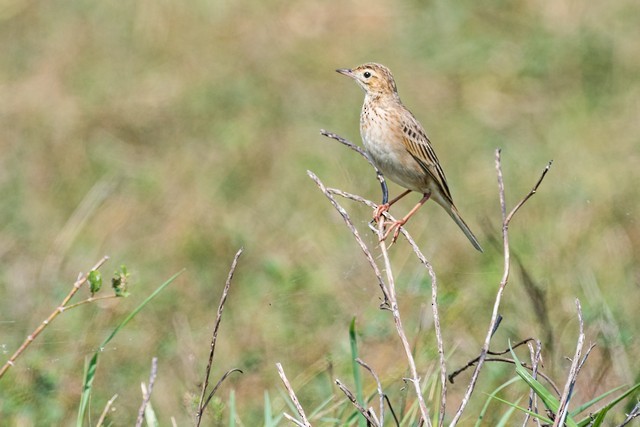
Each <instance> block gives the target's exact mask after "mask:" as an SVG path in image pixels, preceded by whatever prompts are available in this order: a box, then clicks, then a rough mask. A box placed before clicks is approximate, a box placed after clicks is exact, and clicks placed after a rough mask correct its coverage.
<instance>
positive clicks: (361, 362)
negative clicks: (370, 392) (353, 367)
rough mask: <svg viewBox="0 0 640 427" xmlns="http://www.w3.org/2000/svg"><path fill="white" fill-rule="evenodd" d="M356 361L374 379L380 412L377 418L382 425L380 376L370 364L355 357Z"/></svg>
mask: <svg viewBox="0 0 640 427" xmlns="http://www.w3.org/2000/svg"><path fill="white" fill-rule="evenodd" d="M356 363H358V364H359V365H360V366H362V367H363V368H365V369H366V370H367V371H369V373H370V374H371V376H372V377H373V378H374V379H375V380H376V386H377V390H378V398H379V399H380V412H379V414H378V419H379V420H380V425H381V426H383V425H384V392H383V391H382V384H381V383H380V378H378V375H376V373H375V372H374V370H373V369H372V368H371V366H369V365H367V364H366V363H365V362H364V361H363V360H362V359H360V358H357V359H356Z"/></svg>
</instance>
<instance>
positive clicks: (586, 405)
mask: <svg viewBox="0 0 640 427" xmlns="http://www.w3.org/2000/svg"><path fill="white" fill-rule="evenodd" d="M624 387H625V386H623V385H621V386H619V387H616V388H613V389H611V390H609V391H607V392H606V393H603V394H601V395H600V396H598V397H596V398H594V399H591V400H590V401H588V402H587V403H583V404H582V405H580V406H578V407H577V408H576V409H574V410H573V411H571V412H570V414H571V416H572V417H575V416H576V415H578V414H579V413H581V412H582V411H584V410H586V409H588V408H590V407H591V406H593V405H595V404H596V403H598V402H600V401H601V400H602V399H604V398H605V397H607V396H609V395H610V394H613V393H615V392H616V391H618V390H622V389H623V388H624ZM578 425H580V423H578Z"/></svg>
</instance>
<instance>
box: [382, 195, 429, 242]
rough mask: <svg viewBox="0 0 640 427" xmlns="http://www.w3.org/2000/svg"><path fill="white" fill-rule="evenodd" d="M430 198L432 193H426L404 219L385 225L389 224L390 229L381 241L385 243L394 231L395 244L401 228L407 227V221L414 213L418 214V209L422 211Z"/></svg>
mask: <svg viewBox="0 0 640 427" xmlns="http://www.w3.org/2000/svg"><path fill="white" fill-rule="evenodd" d="M402 195H403V196H404V195H405V194H402ZM429 197H431V193H425V194H424V196H423V197H422V199H420V201H419V202H418V204H417V205H415V206H414V207H413V209H411V210H410V211H409V213H408V214H406V215H405V216H404V218H402V219H398V220H396V221H388V222H387V223H385V225H386V224H389V225H390V227H389V228H388V229H387V231H386V232H385V233H384V236H382V238H381V239H380V241H383V240H385V239H386V238H387V237H389V234H391V232H392V231H393V240H391V242H392V243H395V241H396V240H398V235H400V227H402V226H403V225H405V224H406V223H407V221H409V218H411V216H412V215H413V214H414V213H416V212H418V209H420V208H421V207H422V205H424V204H425V203H426V202H427V200H429ZM394 230H395V231H394Z"/></svg>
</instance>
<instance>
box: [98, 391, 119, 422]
mask: <svg viewBox="0 0 640 427" xmlns="http://www.w3.org/2000/svg"><path fill="white" fill-rule="evenodd" d="M117 398H118V395H117V394H114V395H113V397H112V398H111V399H109V401H108V402H107V404H106V405H105V406H104V409H103V410H102V414H100V418H98V422H97V423H96V427H102V425H103V424H104V420H105V418H107V414H108V413H109V409H111V405H113V402H114V401H115V400H116V399H117Z"/></svg>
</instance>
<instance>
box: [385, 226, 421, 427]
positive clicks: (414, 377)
mask: <svg viewBox="0 0 640 427" xmlns="http://www.w3.org/2000/svg"><path fill="white" fill-rule="evenodd" d="M383 232H384V221H383V219H380V221H378V233H379V235H380V236H382V234H383ZM380 252H381V254H382V259H383V261H384V267H385V271H386V272H387V285H388V289H389V303H390V308H391V313H392V315H393V321H394V323H395V325H396V331H397V333H398V336H399V337H400V341H401V342H402V347H403V348H404V352H405V356H406V358H407V362H408V363H409V372H410V373H411V378H410V379H409V380H410V382H411V383H412V384H413V388H414V390H415V392H416V397H417V398H418V404H419V407H420V414H421V416H422V420H423V422H424V423H425V425H427V426H428V427H430V426H431V418H430V417H429V410H428V409H427V405H426V404H425V402H424V397H423V396H422V390H421V389H420V377H419V376H418V370H417V369H416V362H415V360H414V358H413V353H412V352H411V345H410V344H409V340H408V339H407V335H406V333H405V332H404V327H403V326H402V318H401V317H400V309H399V308H398V300H397V298H396V287H395V278H394V277H393V270H392V269H391V261H390V260H389V253H388V251H387V244H386V242H385V241H384V240H383V241H381V242H380Z"/></svg>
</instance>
